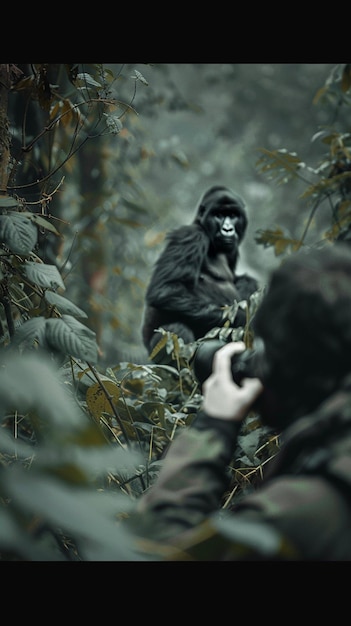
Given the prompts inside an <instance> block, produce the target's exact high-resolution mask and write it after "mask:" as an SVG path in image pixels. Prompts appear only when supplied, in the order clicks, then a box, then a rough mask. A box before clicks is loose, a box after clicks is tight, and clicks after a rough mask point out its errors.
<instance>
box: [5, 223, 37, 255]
mask: <svg viewBox="0 0 351 626" xmlns="http://www.w3.org/2000/svg"><path fill="white" fill-rule="evenodd" d="M0 240H1V242H2V243H4V244H5V246H7V247H8V248H10V250H11V252H13V253H14V254H20V255H23V256H26V255H28V254H30V253H31V252H32V250H33V248H34V246H35V245H36V243H37V240H38V230H37V228H36V227H35V226H34V225H33V224H32V222H31V220H30V219H29V218H28V217H25V216H23V215H22V214H21V213H14V212H10V213H8V214H7V215H0Z"/></svg>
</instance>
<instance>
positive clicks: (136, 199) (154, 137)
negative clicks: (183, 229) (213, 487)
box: [0, 64, 351, 560]
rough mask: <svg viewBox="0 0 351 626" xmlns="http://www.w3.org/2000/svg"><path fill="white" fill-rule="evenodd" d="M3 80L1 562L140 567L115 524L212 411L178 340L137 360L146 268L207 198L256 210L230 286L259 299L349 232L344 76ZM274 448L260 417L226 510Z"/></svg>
mask: <svg viewBox="0 0 351 626" xmlns="http://www.w3.org/2000/svg"><path fill="white" fill-rule="evenodd" d="M0 71H1V81H0V85H1V87H0V143H1V146H2V153H1V159H0V178H1V180H0V182H1V194H0V238H1V244H2V248H1V257H0V261H1V276H0V278H1V294H0V295H1V298H0V322H1V329H2V333H1V335H2V339H1V346H2V351H1V364H2V370H1V372H2V374H1V377H0V393H1V398H2V400H1V411H2V419H3V426H4V428H3V429H2V437H1V438H0V451H1V471H0V489H1V498H2V504H3V507H2V509H1V512H0V519H1V522H2V523H1V525H0V550H1V558H2V560H135V559H139V558H140V557H138V556H137V555H136V553H135V546H134V544H133V538H132V537H130V536H129V533H128V531H127V530H126V528H125V527H124V525H123V519H124V518H125V517H128V512H129V511H130V509H131V508H132V507H133V506H134V504H135V501H136V500H137V498H138V497H139V495H140V493H142V492H143V491H144V490H145V489H146V488H147V487H148V486H149V485H150V484H151V483H152V481H153V480H154V479H155V477H156V476H157V473H158V470H159V467H160V464H161V462H162V461H161V455H162V453H163V452H164V450H165V447H166V446H167V445H168V444H169V442H170V441H171V440H172V438H173V437H174V436H175V434H176V432H177V430H178V429H179V428H182V427H187V426H188V425H189V424H190V423H191V421H192V420H193V419H194V416H195V415H196V411H197V409H198V407H199V406H200V403H201V393H200V391H199V387H198V385H197V381H196V380H195V378H194V375H193V372H192V368H191V364H190V362H189V359H188V356H189V354H188V353H187V351H186V350H184V349H183V348H184V346H182V345H181V342H177V338H176V337H165V338H164V343H163V346H162V347H163V349H164V350H165V353H166V355H168V356H170V362H168V361H167V359H166V360H165V359H163V360H162V358H159V359H158V362H154V363H152V362H150V361H148V359H147V355H146V356H145V353H144V352H143V347H142V345H141V335H140V325H141V320H142V311H143V304H144V297H145V291H146V287H147V284H148V280H149V278H150V276H151V272H152V268H153V264H154V262H155V260H156V258H157V257H158V255H159V253H160V251H161V250H162V247H163V245H164V240H165V236H166V234H167V232H168V231H169V230H171V229H172V228H175V227H177V226H179V225H180V224H185V223H190V222H191V221H192V219H193V217H194V213H195V208H196V206H197V203H198V200H199V198H200V196H201V194H202V193H203V191H204V190H205V189H206V188H207V187H209V186H211V185H213V184H223V185H228V186H229V187H232V188H233V189H235V190H236V191H237V192H239V193H240V194H241V195H242V196H243V197H244V198H245V200H246V202H247V206H248V217H249V226H248V230H247V233H246V236H245V239H244V243H243V246H242V252H241V259H240V266H239V271H240V272H241V271H250V272H252V273H254V274H255V275H256V276H257V277H258V278H259V280H260V282H261V284H262V287H263V288H264V285H265V282H266V280H267V277H268V276H269V272H270V271H271V269H272V268H273V267H275V266H277V265H278V264H279V263H280V262H281V260H282V258H284V256H285V255H286V254H291V253H294V251H296V250H297V249H298V248H299V247H300V246H301V245H319V244H321V243H323V242H324V243H325V242H326V241H329V242H333V241H334V239H335V238H336V237H337V236H339V235H340V233H342V232H344V231H345V232H348V229H349V223H350V200H349V197H350V192H349V189H350V182H349V181H350V169H351V168H350V163H351V159H350V154H349V149H350V133H349V119H350V108H349V105H350V66H349V65H334V64H145V65H144V64H137V65H132V64H96V65H94V64H89V65H84V64H68V65H60V64H55V65H48V64H34V65H31V64H28V65H23V66H15V65H10V66H8V65H7V66H5V65H1V66H0ZM254 305H255V302H253V306H254ZM79 320H83V321H82V322H81V321H79ZM161 356H162V354H161ZM278 448H279V439H278V438H277V437H270V436H269V434H267V433H266V432H265V431H264V430H263V429H262V428H261V427H260V425H259V420H258V419H257V416H255V415H253V416H251V417H250V420H248V422H247V425H246V430H245V428H243V432H242V437H241V440H240V445H239V447H238V450H237V453H236V457H235V459H233V464H232V472H233V487H232V490H231V491H230V492H229V493H228V494H227V497H226V498H225V500H224V502H223V506H224V507H226V508H228V507H230V504H231V503H232V502H233V501H234V500H235V498H236V497H240V493H241V491H242V490H243V489H245V488H246V486H247V485H249V486H250V488H252V487H254V486H255V485H256V483H257V482H259V480H260V479H261V477H262V474H263V470H264V466H265V464H266V463H267V462H268V461H269V460H270V458H272V456H274V454H275V453H276V451H277V449H278ZM204 558H206V555H205V557H204Z"/></svg>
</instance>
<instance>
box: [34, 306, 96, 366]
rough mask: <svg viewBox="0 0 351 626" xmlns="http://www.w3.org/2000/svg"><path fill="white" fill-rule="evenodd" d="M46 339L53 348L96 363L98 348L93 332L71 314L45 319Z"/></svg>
mask: <svg viewBox="0 0 351 626" xmlns="http://www.w3.org/2000/svg"><path fill="white" fill-rule="evenodd" d="M46 339H47V342H48V344H49V345H50V346H51V347H52V348H54V349H55V350H59V351H60V352H62V353H64V354H69V355H71V356H75V357H77V358H78V359H82V360H83V361H88V362H91V363H96V362H97V360H98V348H97V343H96V335H95V333H94V332H93V331H92V330H91V329H90V328H88V327H87V326H84V325H83V324H81V323H80V322H78V321H77V320H76V319H75V318H74V317H72V316H71V315H63V316H62V318H61V319H49V320H46Z"/></svg>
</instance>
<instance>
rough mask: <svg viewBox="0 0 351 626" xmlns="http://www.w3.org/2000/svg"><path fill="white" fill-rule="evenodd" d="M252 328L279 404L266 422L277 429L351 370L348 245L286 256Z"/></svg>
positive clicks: (350, 256)
mask: <svg viewBox="0 0 351 626" xmlns="http://www.w3.org/2000/svg"><path fill="white" fill-rule="evenodd" d="M253 327H254V332H255V336H258V337H260V338H261V339H263V341H264V345H265V360H266V363H267V370H268V371H267V377H266V380H265V384H266V385H267V387H268V388H269V389H270V390H271V392H273V393H274V397H275V398H276V400H277V407H279V410H278V413H279V415H276V416H273V420H272V418H271V422H273V423H272V424H271V425H274V426H277V424H276V423H275V420H278V422H279V425H280V427H282V426H285V425H287V424H288V423H290V422H291V421H293V420H294V419H296V418H297V417H299V416H301V415H303V414H306V413H308V412H310V411H313V410H314V409H315V408H316V407H317V406H318V405H319V404H320V403H321V402H322V401H323V400H324V399H325V398H326V397H327V396H328V395H330V393H332V392H333V391H334V390H335V389H336V388H337V387H338V386H339V385H340V381H341V380H342V378H343V377H344V376H345V375H346V374H347V373H349V372H350V371H351V246H350V245H349V244H347V243H335V244H328V245H326V246H325V247H323V248H320V249H309V250H308V251H305V250H300V251H299V252H297V253H295V254H294V255H293V256H292V257H289V258H288V259H287V260H285V261H284V262H283V263H282V265H281V266H280V267H279V268H278V269H276V270H275V271H274V272H273V274H272V276H271V279H270V282H269V284H268V288H267V291H266V294H265V296H264V298H263V300H262V302H261V305H260V307H259V309H258V311H257V312H256V315H255V317H254V320H253ZM266 417H267V421H269V416H266Z"/></svg>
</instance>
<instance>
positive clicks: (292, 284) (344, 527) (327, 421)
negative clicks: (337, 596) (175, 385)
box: [129, 243, 351, 561]
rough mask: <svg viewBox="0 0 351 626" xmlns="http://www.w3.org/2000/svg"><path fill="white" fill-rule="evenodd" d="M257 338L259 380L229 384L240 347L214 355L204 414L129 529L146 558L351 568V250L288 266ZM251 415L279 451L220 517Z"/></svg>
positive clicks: (173, 451) (271, 291) (175, 446)
mask: <svg viewBox="0 0 351 626" xmlns="http://www.w3.org/2000/svg"><path fill="white" fill-rule="evenodd" d="M253 330H254V334H255V339H256V338H260V340H262V341H263V345H264V355H263V357H262V358H264V368H263V371H264V375H262V379H261V380H260V379H259V378H258V377H257V376H256V377H255V376H254V377H253V378H247V377H246V378H244V379H243V380H242V382H241V383H240V384H236V383H235V382H234V380H233V374H232V369H231V368H232V364H231V363H232V362H231V359H232V356H233V355H237V354H238V353H240V352H241V351H242V350H243V349H244V347H245V346H244V344H243V343H241V342H237V343H230V344H226V345H225V346H224V347H223V348H221V349H220V350H218V351H217V352H216V353H215V356H214V359H213V371H212V374H211V375H210V376H209V377H208V378H207V380H206V381H205V383H204V385H203V405H202V410H201V411H200V412H199V414H198V416H197V418H196V420H195V421H194V423H193V424H192V425H191V427H189V428H187V429H184V431H182V432H181V433H180V434H179V435H178V436H177V437H176V438H175V440H174V441H173V442H172V444H171V446H170V448H169V450H168V453H167V454H166V456H165V458H164V460H163V466H162V468H161V471H160V474H159V476H158V479H157V480H156V482H155V484H154V485H153V486H152V487H151V488H150V489H149V490H148V491H147V492H145V493H144V494H143V495H142V496H141V497H140V499H139V501H138V503H137V507H136V509H137V510H136V512H135V513H134V515H132V516H131V518H130V520H129V523H130V524H131V525H132V527H133V528H134V531H135V533H136V534H137V535H138V541H137V547H138V550H139V551H140V553H141V554H143V558H150V559H153V560H164V559H166V560H204V561H211V560H213V561H218V560H225V561H228V560H238V561H240V560H270V561H272V560H314V561H316V560H319V561H335V560H351V248H350V247H349V246H348V245H347V244H341V243H338V244H334V245H327V246H325V247H324V248H323V249H321V250H312V251H309V252H304V251H299V252H297V253H295V254H294V255H293V256H291V257H290V258H289V259H288V260H286V261H285V262H283V263H282V265H281V266H280V268H278V269H277V270H275V271H274V272H273V274H272V277H271V280H270V282H269V284H268V288H267V291H266V293H265V295H264V297H263V300H262V302H261V305H260V307H259V309H258V311H257V312H256V315H255V317H254V319H253ZM254 374H255V373H254ZM260 376H261V374H260ZM253 406H255V410H256V407H257V411H258V412H259V414H260V417H261V421H262V424H264V425H266V426H269V427H271V428H272V429H274V431H275V432H277V433H279V434H280V436H281V448H280V450H279V452H278V454H277V455H276V456H275V458H274V459H273V461H271V465H270V468H269V470H268V472H267V474H266V476H265V477H264V479H263V480H262V482H261V484H260V485H259V487H258V488H257V489H256V490H255V491H253V492H251V493H250V494H248V495H244V496H243V497H242V498H241V499H240V501H239V502H238V504H236V505H235V507H234V508H233V509H232V510H231V511H230V512H227V511H224V510H223V509H221V508H220V502H221V498H222V496H223V494H224V492H225V490H226V488H227V487H228V482H229V476H228V473H227V469H228V464H229V463H230V461H231V459H232V457H233V454H234V451H235V447H236V441H237V436H238V434H239V431H240V426H241V422H242V420H243V419H244V418H245V417H246V416H247V415H248V413H249V412H250V411H251V410H252V409H253Z"/></svg>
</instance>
